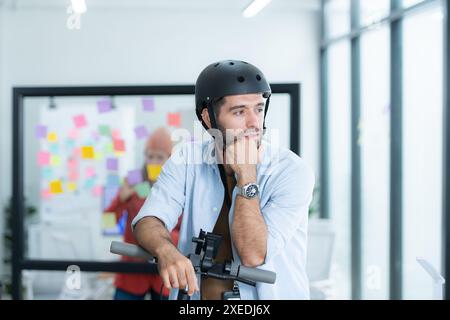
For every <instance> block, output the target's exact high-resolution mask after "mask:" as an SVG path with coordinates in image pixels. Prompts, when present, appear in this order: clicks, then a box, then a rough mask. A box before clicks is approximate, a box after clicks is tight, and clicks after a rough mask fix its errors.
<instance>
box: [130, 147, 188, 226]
mask: <svg viewBox="0 0 450 320" xmlns="http://www.w3.org/2000/svg"><path fill="white" fill-rule="evenodd" d="M186 152H187V151H186V149H185V146H184V147H180V148H178V149H177V150H175V151H174V153H173V154H172V156H171V157H170V158H169V160H167V161H166V163H165V164H164V166H163V168H162V170H161V174H160V175H159V177H158V180H157V182H156V183H155V184H154V185H153V187H152V189H151V193H150V195H149V196H148V197H147V199H146V200H145V203H144V205H143V206H142V208H141V210H140V211H139V213H138V215H137V216H136V217H135V218H134V219H133V222H132V224H131V227H132V229H133V230H134V228H135V226H136V224H137V223H138V222H139V220H141V219H142V218H145V217H156V218H158V219H160V220H161V221H162V222H163V223H164V224H165V225H166V228H167V229H168V230H172V229H173V228H174V227H175V226H176V225H177V222H178V217H179V216H180V215H181V213H182V212H183V209H184V205H185V198H186V167H187V162H186V158H185V154H186Z"/></svg>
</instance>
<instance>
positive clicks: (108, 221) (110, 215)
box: [102, 212, 116, 229]
mask: <svg viewBox="0 0 450 320" xmlns="http://www.w3.org/2000/svg"><path fill="white" fill-rule="evenodd" d="M115 227H116V215H115V214H114V212H105V213H104V214H103V215H102V228H103V229H112V228H115Z"/></svg>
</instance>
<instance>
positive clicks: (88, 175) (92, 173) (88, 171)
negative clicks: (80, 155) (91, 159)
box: [86, 167, 95, 178]
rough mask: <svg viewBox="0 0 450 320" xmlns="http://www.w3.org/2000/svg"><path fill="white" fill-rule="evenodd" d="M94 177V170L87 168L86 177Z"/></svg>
mask: <svg viewBox="0 0 450 320" xmlns="http://www.w3.org/2000/svg"><path fill="white" fill-rule="evenodd" d="M93 176H95V168H94V167H87V168H86V177H88V178H90V177H93Z"/></svg>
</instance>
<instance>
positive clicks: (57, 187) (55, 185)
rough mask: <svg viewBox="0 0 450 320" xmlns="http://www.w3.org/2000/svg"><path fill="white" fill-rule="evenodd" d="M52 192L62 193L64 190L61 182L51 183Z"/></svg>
mask: <svg viewBox="0 0 450 320" xmlns="http://www.w3.org/2000/svg"><path fill="white" fill-rule="evenodd" d="M50 192H51V193H53V194H58V193H62V192H63V189H62V184H61V181H59V180H54V181H52V182H50Z"/></svg>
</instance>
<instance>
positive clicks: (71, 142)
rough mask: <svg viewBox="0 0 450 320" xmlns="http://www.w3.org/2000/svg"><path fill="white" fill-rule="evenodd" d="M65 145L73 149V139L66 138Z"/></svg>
mask: <svg viewBox="0 0 450 320" xmlns="http://www.w3.org/2000/svg"><path fill="white" fill-rule="evenodd" d="M66 147H67V149H73V148H74V147H75V141H73V140H71V139H67V140H66Z"/></svg>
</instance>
